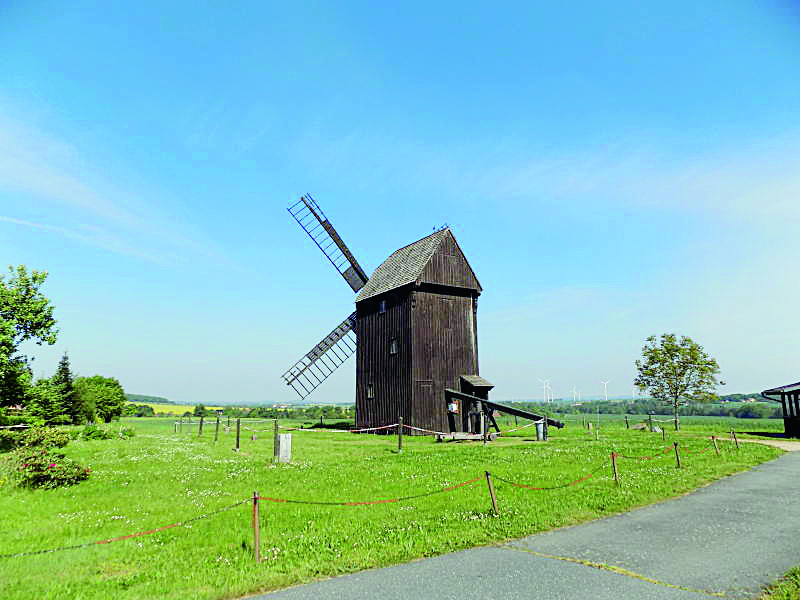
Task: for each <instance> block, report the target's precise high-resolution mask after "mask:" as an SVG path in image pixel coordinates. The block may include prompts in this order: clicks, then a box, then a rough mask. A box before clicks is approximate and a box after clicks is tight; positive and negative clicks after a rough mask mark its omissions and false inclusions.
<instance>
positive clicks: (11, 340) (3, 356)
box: [0, 265, 58, 406]
mask: <svg viewBox="0 0 800 600" xmlns="http://www.w3.org/2000/svg"><path fill="white" fill-rule="evenodd" d="M46 278H47V273H46V272H44V271H35V270H32V271H31V272H30V273H28V270H27V269H26V267H25V266H24V265H20V266H18V267H16V268H14V267H9V268H8V275H6V276H4V275H0V406H11V405H14V404H24V403H25V399H26V394H27V392H28V391H29V389H30V379H31V378H30V370H29V368H28V366H27V365H28V361H27V357H25V356H23V355H21V354H19V346H20V344H22V343H23V342H25V341H28V340H32V341H34V342H36V344H38V345H41V344H43V343H44V344H51V345H52V344H55V342H56V335H57V333H58V330H57V329H56V327H55V325H56V321H55V319H54V318H53V306H52V305H51V304H50V301H49V300H48V299H47V298H46V297H45V296H44V295H43V294H42V293H41V292H40V291H39V288H40V287H41V286H42V284H43V283H44V280H45V279H46Z"/></svg>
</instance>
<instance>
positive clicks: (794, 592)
mask: <svg viewBox="0 0 800 600" xmlns="http://www.w3.org/2000/svg"><path fill="white" fill-rule="evenodd" d="M760 600H800V567H797V568H796V569H792V570H791V571H789V572H788V573H786V575H784V576H783V578H782V579H781V580H780V581H779V582H777V583H776V584H775V585H773V586H771V587H770V588H769V589H768V590H766V591H765V592H764V594H763V595H762V596H761V599H760Z"/></svg>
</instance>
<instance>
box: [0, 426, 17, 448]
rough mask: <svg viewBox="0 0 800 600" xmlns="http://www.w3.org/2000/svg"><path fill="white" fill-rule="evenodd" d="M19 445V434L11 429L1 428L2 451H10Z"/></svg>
mask: <svg viewBox="0 0 800 600" xmlns="http://www.w3.org/2000/svg"><path fill="white" fill-rule="evenodd" d="M16 447H17V434H16V433H14V432H13V431H10V430H9V429H0V452H8V451H9V450H13V449H14V448H16Z"/></svg>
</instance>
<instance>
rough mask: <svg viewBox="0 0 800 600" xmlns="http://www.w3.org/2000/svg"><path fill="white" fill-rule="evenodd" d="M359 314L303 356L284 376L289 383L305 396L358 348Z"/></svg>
mask: <svg viewBox="0 0 800 600" xmlns="http://www.w3.org/2000/svg"><path fill="white" fill-rule="evenodd" d="M355 324H356V313H353V314H351V315H350V316H349V317H347V318H346V319H345V320H344V321H342V322H341V323H340V324H339V325H337V326H336V327H335V328H334V329H333V331H331V332H330V333H329V334H328V335H326V336H325V337H324V338H322V341H321V342H319V343H318V344H317V345H316V346H314V347H313V348H312V349H311V351H310V352H308V353H307V354H306V355H305V356H304V357H303V358H301V359H300V360H298V361H297V362H296V363H295V364H294V365H293V366H292V367H291V368H290V369H289V370H288V371H286V373H284V374H283V375H281V377H283V379H284V381H286V385H290V386H292V388H293V389H294V391H295V392H297V393H298V394H299V395H300V398H301V399H305V397H306V396H308V395H309V394H310V393H311V392H313V391H314V390H315V389H316V388H317V387H318V386H319V385H320V384H321V383H322V382H323V381H325V380H326V379H327V378H328V377H329V376H330V375H331V374H332V373H333V372H334V371H335V370H336V369H338V368H339V367H340V366H341V365H342V363H343V362H344V361H346V360H347V359H348V358H349V357H350V356H352V355H353V353H355V351H356V332H355Z"/></svg>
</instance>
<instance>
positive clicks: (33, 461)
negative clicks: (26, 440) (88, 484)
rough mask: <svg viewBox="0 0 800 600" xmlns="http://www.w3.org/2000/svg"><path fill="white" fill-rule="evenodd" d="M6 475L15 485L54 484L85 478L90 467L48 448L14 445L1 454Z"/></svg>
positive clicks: (39, 485)
mask: <svg viewBox="0 0 800 600" xmlns="http://www.w3.org/2000/svg"><path fill="white" fill-rule="evenodd" d="M5 462H6V470H7V471H8V472H9V478H10V479H11V480H12V481H13V482H14V483H16V485H18V486H19V487H27V488H57V487H61V486H65V485H73V484H76V483H79V482H81V481H83V480H84V479H87V478H88V477H89V474H90V473H91V469H88V468H86V467H83V466H81V465H80V464H78V463H77V462H75V461H74V460H72V459H71V458H67V457H66V456H64V453H63V452H58V451H56V450H54V449H52V448H31V447H25V448H17V449H16V450H14V451H13V452H10V453H9V454H8V455H7V456H6V457H5Z"/></svg>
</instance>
